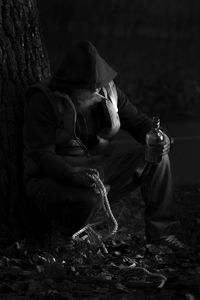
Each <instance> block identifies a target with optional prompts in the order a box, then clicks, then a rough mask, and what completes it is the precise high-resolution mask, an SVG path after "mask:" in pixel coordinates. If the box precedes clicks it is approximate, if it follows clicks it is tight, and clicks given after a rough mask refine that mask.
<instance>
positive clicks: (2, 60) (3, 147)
mask: <svg viewBox="0 0 200 300" xmlns="http://www.w3.org/2000/svg"><path fill="white" fill-rule="evenodd" d="M0 23H1V27H0V224H1V227H5V224H7V225H8V224H9V226H11V224H13V223H14V224H15V222H14V220H15V221H16V220H17V219H18V220H17V222H18V224H19V223H20V219H23V217H24V216H25V215H26V211H25V210H24V209H23V210H21V209H22V206H23V203H24V202H25V201H24V193H23V181H22V178H23V139H22V131H23V130H22V128H23V109H24V100H25V91H26V88H27V86H29V85H31V84H33V83H35V82H37V81H41V80H45V79H47V78H48V77H49V76H50V66H49V61H48V57H47V54H46V51H45V50H44V48H43V45H42V39H41V34H40V29H39V19H38V11H37V5H36V1H35V0H0ZM20 211H21V212H22V213H19V212H20ZM21 224H22V223H21ZM24 226H25V225H24ZM14 227H15V228H16V224H15V225H14V226H13V227H12V229H13V228H14ZM10 228H11V227H10ZM20 230H21V229H20Z"/></svg>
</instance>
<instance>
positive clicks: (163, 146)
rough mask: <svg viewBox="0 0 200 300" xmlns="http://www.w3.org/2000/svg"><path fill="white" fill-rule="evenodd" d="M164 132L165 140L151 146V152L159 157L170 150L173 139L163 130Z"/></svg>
mask: <svg viewBox="0 0 200 300" xmlns="http://www.w3.org/2000/svg"><path fill="white" fill-rule="evenodd" d="M162 134H163V135H164V140H163V142H162V143H160V144H157V145H155V146H151V152H152V153H153V154H154V155H155V156H157V157H163V156H164V155H166V154H168V153H169V151H170V146H171V141H170V139H169V137H168V136H167V135H166V134H165V133H164V132H162Z"/></svg>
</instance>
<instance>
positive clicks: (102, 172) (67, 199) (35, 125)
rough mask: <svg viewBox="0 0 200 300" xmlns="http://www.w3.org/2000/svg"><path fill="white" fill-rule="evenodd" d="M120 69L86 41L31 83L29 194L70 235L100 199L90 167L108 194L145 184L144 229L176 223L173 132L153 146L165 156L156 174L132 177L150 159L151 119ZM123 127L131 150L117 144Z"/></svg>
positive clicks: (156, 234)
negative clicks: (124, 85) (121, 83)
mask: <svg viewBox="0 0 200 300" xmlns="http://www.w3.org/2000/svg"><path fill="white" fill-rule="evenodd" d="M116 75H117V73H116V72H115V71H114V70H113V69H112V68H111V67H110V66H109V65H108V64H107V62H106V61H105V60H104V59H103V58H102V57H101V56H100V55H99V53H98V52H97V50H96V48H95V47H94V46H93V45H92V44H91V43H90V42H87V41H86V42H80V43H78V44H76V45H75V46H74V47H73V48H72V49H71V50H70V51H69V52H68V53H67V55H66V56H65V58H64V60H63V62H62V64H61V66H60V67H59V68H58V70H57V72H55V74H54V75H53V77H52V78H51V80H50V82H49V83H48V84H43V83H40V84H37V85H35V86H32V87H30V88H29V90H28V92H27V97H26V98H27V101H26V106H25V124H24V145H25V151H24V164H25V170H24V184H25V187H26V191H27V195H28V197H29V199H30V201H32V202H33V203H34V204H35V205H36V207H37V209H39V211H40V212H41V213H42V214H43V215H44V216H45V217H46V218H48V219H49V220H50V221H52V222H53V221H56V222H59V224H60V225H61V227H62V228H64V229H65V233H66V234H67V235H69V236H71V235H72V234H73V233H74V232H75V231H77V230H78V229H80V228H82V227H83V226H84V225H85V224H87V223H88V222H89V219H90V218H91V216H93V215H94V214H95V212H96V211H97V210H98V209H99V207H100V205H101V201H100V199H99V197H100V195H99V194H98V193H96V191H95V190H94V188H93V183H94V182H93V180H92V179H91V177H89V178H88V177H87V176H85V175H86V173H89V174H91V175H92V174H95V175H97V176H99V177H100V178H101V180H102V181H103V183H104V185H105V186H109V187H110V192H109V194H108V198H109V199H110V200H111V199H113V198H115V197H116V195H119V191H120V190H121V189H122V188H125V187H126V186H127V184H128V183H129V184H130V185H132V186H136V183H137V184H140V185H141V191H142V195H143V199H144V201H145V203H146V212H145V221H146V237H147V239H148V240H151V241H152V240H160V239H161V238H162V239H163V236H167V235H169V234H171V233H172V231H174V224H177V222H175V221H174V217H173V216H172V211H173V209H172V205H173V200H172V189H171V172H170V163H169V159H168V155H167V153H168V152H169V149H170V142H169V138H168V137H167V135H165V134H164V136H165V139H164V142H163V144H162V145H160V147H159V148H157V149H156V151H157V152H158V156H160V155H161V156H162V160H161V162H160V163H158V164H157V165H156V166H155V167H154V168H153V169H152V172H151V176H150V177H149V176H147V177H145V178H144V181H142V182H140V181H137V182H136V181H135V182H133V180H134V178H135V177H134V174H137V171H138V170H139V169H140V170H141V169H143V168H144V166H145V162H144V150H145V137H146V133H147V132H148V131H149V130H150V129H151V125H152V122H151V120H150V119H149V118H148V117H147V116H146V115H145V114H144V113H142V112H141V111H140V110H139V109H137V108H136V106H135V105H134V104H133V103H132V101H130V100H129V99H128V97H127V96H126V95H125V93H124V92H123V91H122V90H120V89H119V88H118V87H117V86H116V85H115V83H114V81H113V80H114V78H115V77H116ZM120 128H121V129H123V130H125V131H128V132H129V134H131V135H132V137H133V138H134V139H135V140H136V141H137V142H138V143H135V144H134V145H135V146H134V147H133V149H132V150H131V151H129V150H127V149H128V148H126V143H125V142H124V146H120V147H119V143H118V140H116V139H115V137H116V135H117V133H118V132H119V130H120ZM121 145H122V143H121ZM129 148H130V147H129ZM53 223H55V222H53ZM172 228H173V229H172ZM165 240H166V239H165Z"/></svg>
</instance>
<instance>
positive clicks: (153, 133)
mask: <svg viewBox="0 0 200 300" xmlns="http://www.w3.org/2000/svg"><path fill="white" fill-rule="evenodd" d="M164 139H165V137H164V135H163V133H162V131H161V130H160V118H159V117H153V119H152V128H151V130H150V131H149V132H147V134H146V151H145V160H146V162H148V163H150V164H158V163H159V162H160V161H161V160H162V155H158V154H157V151H156V150H155V146H156V145H159V144H161V143H163V141H164Z"/></svg>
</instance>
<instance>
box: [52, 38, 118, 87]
mask: <svg viewBox="0 0 200 300" xmlns="http://www.w3.org/2000/svg"><path fill="white" fill-rule="evenodd" d="M116 75H117V73H116V72H115V71H114V70H113V69H112V68H111V67H110V66H109V65H108V64H107V63H106V61H105V60H104V59H103V58H102V57H101V56H100V55H99V53H98V52H97V50H96V48H95V47H94V46H93V45H92V44H91V43H90V42H87V41H85V42H80V43H78V44H77V45H76V46H75V47H73V48H72V49H71V50H70V51H69V52H68V53H67V55H66V56H65V58H64V60H63V62H62V64H61V66H60V67H59V68H58V71H57V72H56V73H55V75H54V76H53V77H52V79H51V81H50V87H52V88H53V89H62V90H67V89H74V88H80V89H91V90H95V89H97V88H101V87H103V86H105V85H106V84H108V82H110V81H111V80H113V78H114V77H115V76H116Z"/></svg>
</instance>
